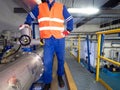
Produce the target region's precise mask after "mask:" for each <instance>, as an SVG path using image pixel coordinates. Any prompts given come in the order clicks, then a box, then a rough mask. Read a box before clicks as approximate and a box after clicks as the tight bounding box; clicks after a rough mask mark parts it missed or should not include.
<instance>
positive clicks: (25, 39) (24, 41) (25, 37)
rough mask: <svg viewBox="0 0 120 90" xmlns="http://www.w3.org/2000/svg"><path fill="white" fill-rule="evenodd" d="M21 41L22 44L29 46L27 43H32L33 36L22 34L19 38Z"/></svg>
mask: <svg viewBox="0 0 120 90" xmlns="http://www.w3.org/2000/svg"><path fill="white" fill-rule="evenodd" d="M19 42H20V44H21V45H23V46H27V45H30V43H31V38H30V36H28V35H22V36H21V37H20V38H19Z"/></svg>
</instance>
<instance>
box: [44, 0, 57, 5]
mask: <svg viewBox="0 0 120 90" xmlns="http://www.w3.org/2000/svg"><path fill="white" fill-rule="evenodd" d="M46 1H47V3H48V4H53V3H54V2H55V0H53V1H52V2H51V3H50V1H49V0H46Z"/></svg>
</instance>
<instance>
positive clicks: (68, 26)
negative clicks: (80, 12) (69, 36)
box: [63, 6, 73, 32]
mask: <svg viewBox="0 0 120 90" xmlns="http://www.w3.org/2000/svg"><path fill="white" fill-rule="evenodd" d="M63 16H64V19H65V21H66V29H67V30H68V31H69V32H71V31H72V30H73V17H72V16H71V15H70V13H69V12H68V10H67V8H66V7H65V6H63Z"/></svg>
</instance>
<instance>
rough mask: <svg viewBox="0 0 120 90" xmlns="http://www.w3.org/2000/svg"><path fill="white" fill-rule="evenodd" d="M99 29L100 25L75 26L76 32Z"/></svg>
mask: <svg viewBox="0 0 120 90" xmlns="http://www.w3.org/2000/svg"><path fill="white" fill-rule="evenodd" d="M97 30H99V25H82V26H81V27H79V28H74V32H94V31H97Z"/></svg>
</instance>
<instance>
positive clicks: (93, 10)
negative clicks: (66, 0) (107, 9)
mask: <svg viewBox="0 0 120 90" xmlns="http://www.w3.org/2000/svg"><path fill="white" fill-rule="evenodd" d="M68 11H69V12H70V13H81V14H86V15H93V14H97V13H98V12H99V9H98V8H93V7H88V8H68Z"/></svg>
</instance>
